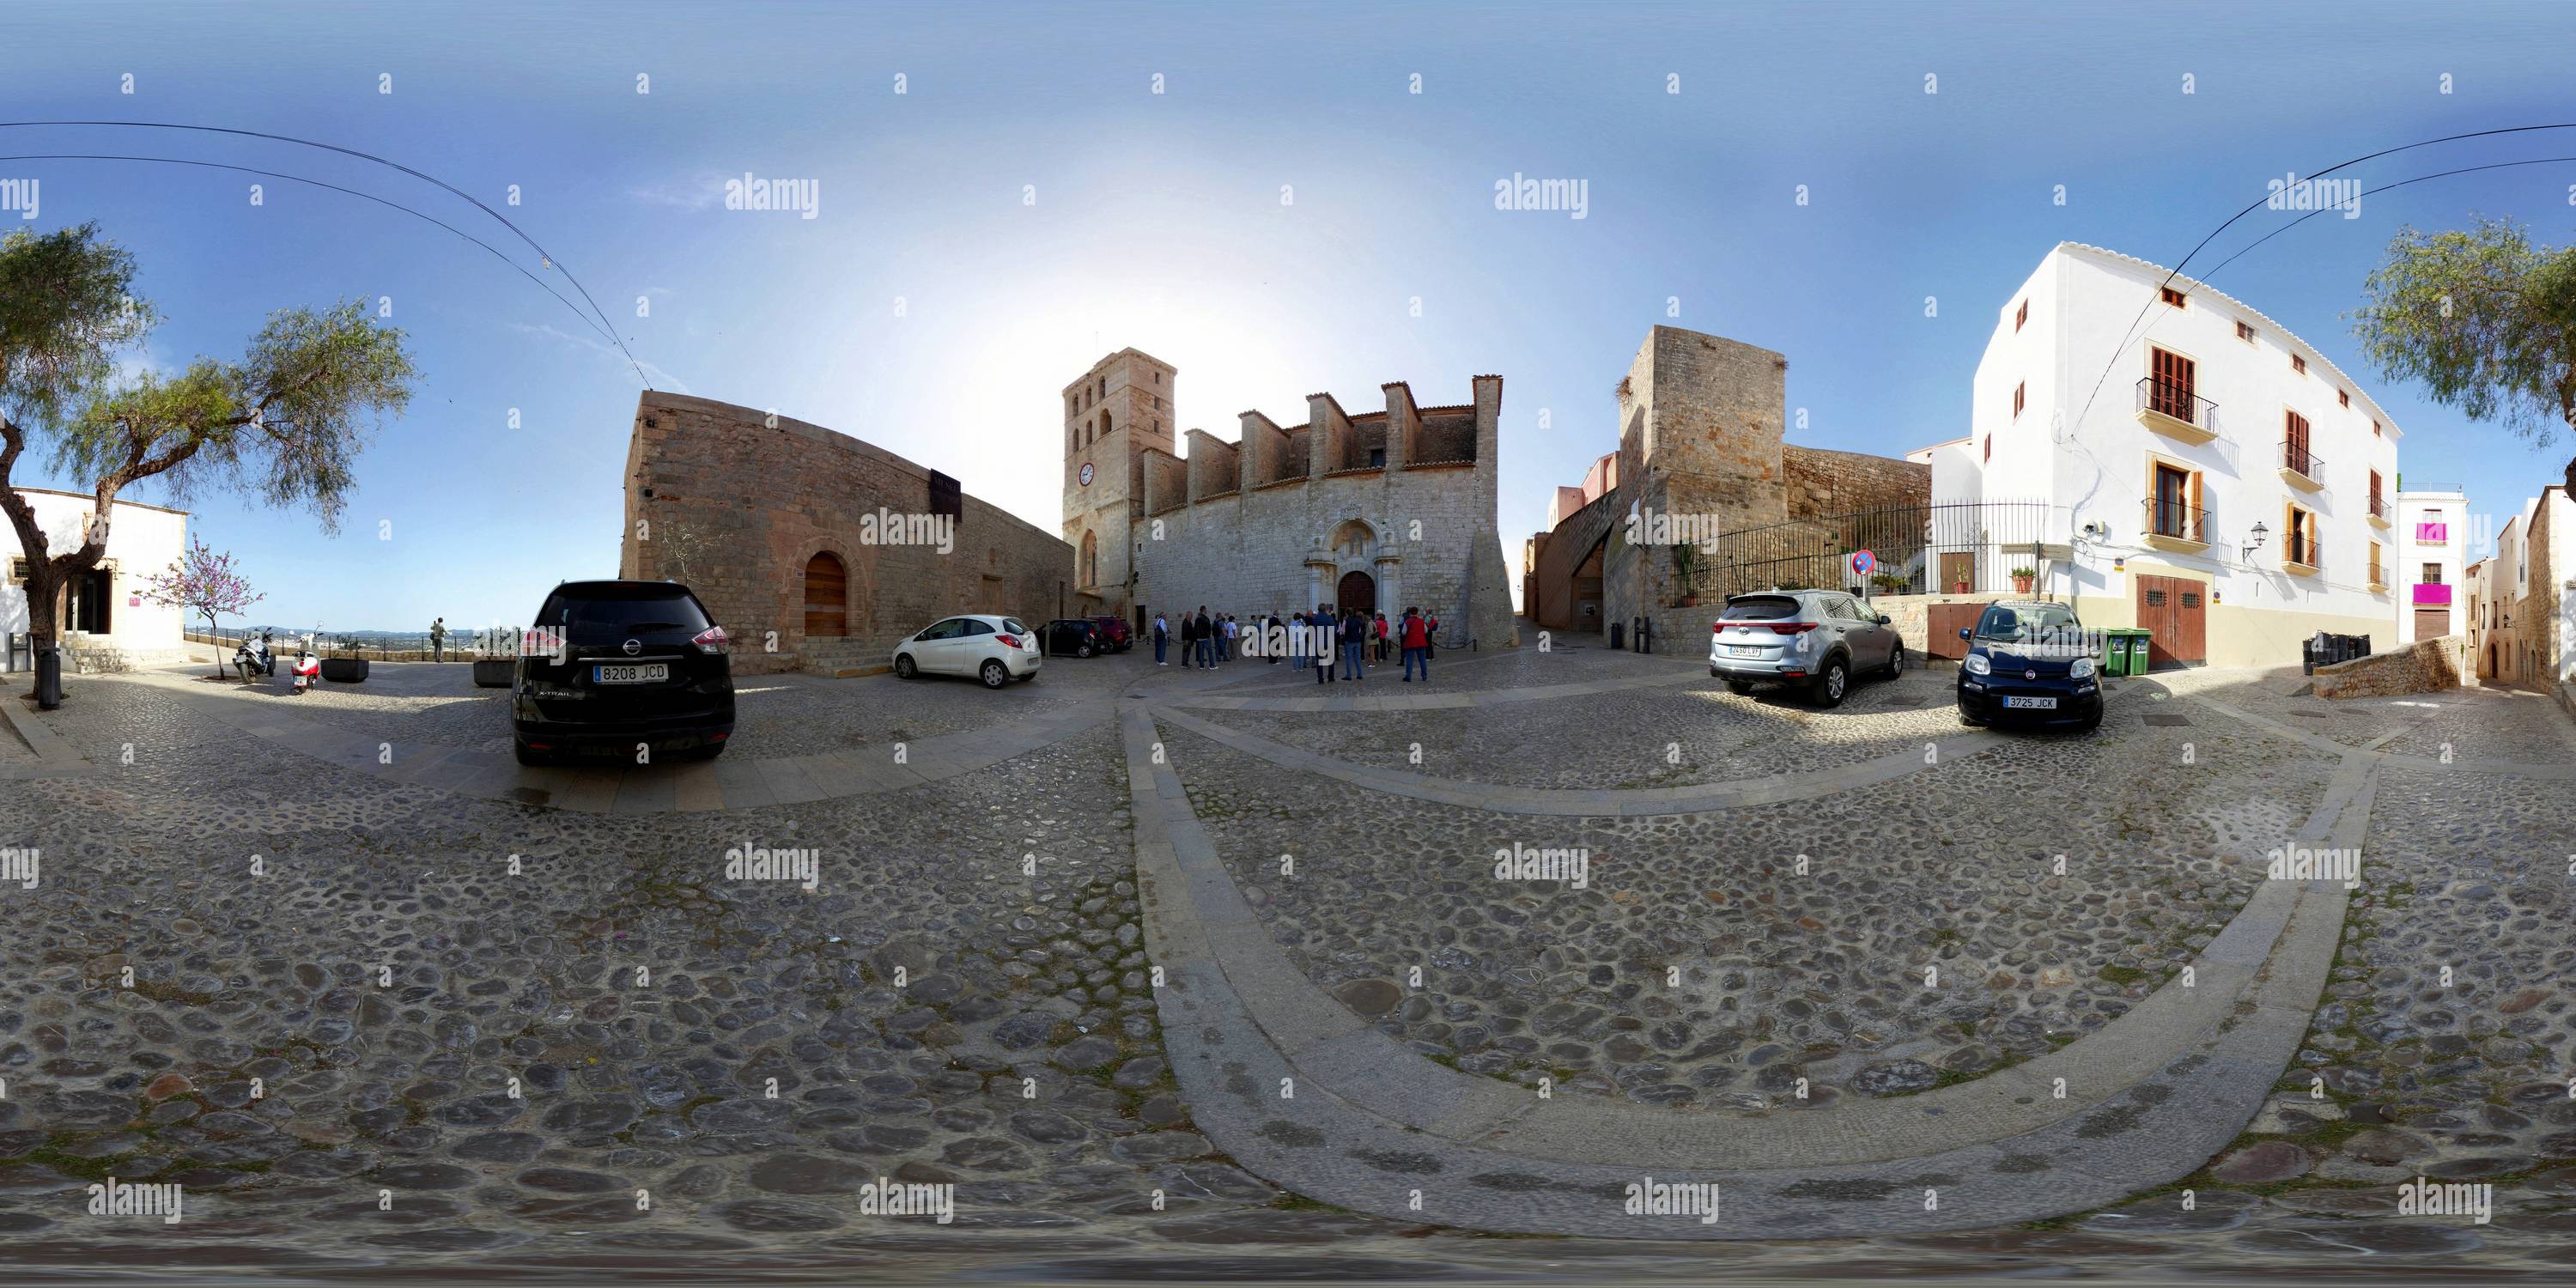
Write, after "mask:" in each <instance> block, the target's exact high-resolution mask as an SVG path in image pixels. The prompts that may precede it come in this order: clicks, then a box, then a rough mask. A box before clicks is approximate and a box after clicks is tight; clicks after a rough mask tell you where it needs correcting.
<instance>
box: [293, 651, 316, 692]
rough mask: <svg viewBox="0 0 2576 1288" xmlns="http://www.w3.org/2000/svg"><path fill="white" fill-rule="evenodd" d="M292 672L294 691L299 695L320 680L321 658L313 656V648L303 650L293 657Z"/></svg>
mask: <svg viewBox="0 0 2576 1288" xmlns="http://www.w3.org/2000/svg"><path fill="white" fill-rule="evenodd" d="M294 674H295V692H296V694H297V695H298V696H301V695H302V694H303V692H304V691H305V690H306V689H309V688H312V687H313V686H314V685H317V684H320V683H321V682H322V659H320V658H318V657H315V656H313V650H311V649H309V648H308V649H306V650H304V652H303V655H302V656H300V657H297V658H296V659H295V669H294Z"/></svg>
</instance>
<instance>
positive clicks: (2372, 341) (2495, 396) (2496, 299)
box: [2351, 219, 2576, 490]
mask: <svg viewBox="0 0 2576 1288" xmlns="http://www.w3.org/2000/svg"><path fill="white" fill-rule="evenodd" d="M2363 298H2364V301H2365V302H2364V303H2363V305H2362V307H2361V308H2360V309H2358V310H2356V311H2354V313H2353V314H2352V315H2351V316H2352V319H2353V335H2354V337H2355V338H2357V339H2359V340H2360V341H2361V346H2362V352H2363V353H2364V354H2365V355H2366V356H2368V358H2369V359H2370V361H2371V363H2372V364H2373V365H2375V366H2377V367H2378V368H2379V371H2380V373H2381V374H2382V375H2384V376H2387V377H2390V378H2392V379H2399V380H2420V381H2422V382H2423V383H2424V386H2425V389H2426V391H2427V392H2428V393H2430V394H2431V396H2432V399H2433V401H2435V402H2437V403H2440V404H2442V405H2443V406H2446V407H2457V408H2459V409H2460V410H2461V411H2462V412H2463V413H2465V414H2466V415H2467V416H2468V417H2469V419H2471V420H2477V421H2487V422H2491V423H2495V424H2500V425H2502V426H2504V427H2505V428H2506V429H2508V430H2510V431H2512V432H2513V433H2515V434H2517V435H2520V436H2522V437H2525V438H2529V439H2531V440H2533V442H2535V443H2536V444H2538V445H2540V446H2543V447H2545V446H2548V445H2549V443H2550V442H2551V441H2552V439H2553V437H2554V436H2555V434H2556V431H2558V430H2560V429H2570V430H2576V247H2556V248H2552V247H2548V246H2535V245H2533V244H2532V241H2531V237H2530V234H2529V233H2528V232H2526V231H2525V230H2524V229H2523V228H2522V227H2521V226H2519V225H2517V224H2515V223H2513V222H2512V221H2510V220H2504V219H2484V220H2480V221H2478V224H2477V226H2476V227H2474V228H2468V229H2454V230H2451V231H2447V232H2436V233H2427V232H2422V231H2419V230H2417V229H2414V228H2411V227H2410V228H2401V229H2399V230H2398V232H2397V236H2396V237H2395V238H2394V239H2392V240H2391V241H2390V242H2389V243H2388V255H2387V258H2386V259H2385V260H2384V261H2382V262H2381V264H2380V265H2379V267H2378V268H2376V269H2373V270H2372V271H2371V274H2370V277H2369V280H2368V282H2367V283H2366V284H2365V286H2364V289H2363ZM2567 484H2568V487H2569V488H2570V489H2571V490H2576V459H2571V460H2570V461H2568V463H2567Z"/></svg>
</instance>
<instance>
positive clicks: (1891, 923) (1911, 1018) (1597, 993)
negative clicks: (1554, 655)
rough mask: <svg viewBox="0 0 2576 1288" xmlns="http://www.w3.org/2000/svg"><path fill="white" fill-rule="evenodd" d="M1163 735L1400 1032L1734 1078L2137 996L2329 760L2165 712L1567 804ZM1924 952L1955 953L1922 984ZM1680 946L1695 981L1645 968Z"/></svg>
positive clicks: (2033, 1044)
mask: <svg viewBox="0 0 2576 1288" xmlns="http://www.w3.org/2000/svg"><path fill="white" fill-rule="evenodd" d="M1527 705H1529V706H1544V705H1548V704H1540V703H1532V704H1527ZM1515 709H1516V708H1515ZM1679 718H1681V719H1687V718H1689V717H1688V716H1687V715H1685V716H1681V717H1679ZM1952 718H1953V720H1954V721H1955V716H1953V717H1952ZM1228 720H1229V722H1230V723H1231V722H1232V720H1233V715H1232V713H1229V716H1228ZM1636 736H1638V737H1640V738H1643V739H1646V740H1653V739H1657V738H1660V737H1663V736H1664V735H1663V732H1662V730H1660V729H1658V728H1655V727H1652V726H1649V727H1647V728H1644V729H1640V730H1638V731H1636ZM2194 740H2196V741H2197V742H2198V744H2199V745H2198V747H2197V748H2196V752H2195V756H2194V760H2195V763H2193V764H2189V765H2185V764H2182V763H2181V761H2182V759H2183V750H2182V746H2183V744H2184V743H2185V742H2186V741H2194ZM1167 741H1168V742H1169V743H1170V744H1171V746H1172V755H1173V759H1174V760H1175V762H1176V763H1178V764H1179V765H1180V766H1182V776H1183V778H1184V780H1185V781H1186V783H1187V784H1188V786H1189V788H1190V792H1191V801H1192V804H1193V805H1194V806H1195V807H1196V809H1197V811H1198V815H1199V818H1200V819H1201V821H1202V822H1203V823H1205V824H1206V825H1207V827H1208V828H1209V830H1210V834H1211V836H1212V837H1213V838H1214V840H1215V841H1216V843H1217V848H1218V851H1219V853H1220V854H1222V855H1223V856H1225V857H1226V859H1227V861H1228V863H1229V865H1230V866H1231V868H1232V870H1233V872H1234V874H1235V877H1236V880H1237V881H1238V883H1240V884H1241V885H1243V886H1244V887H1245V893H1246V897H1247V898H1249V899H1250V900H1251V902H1252V903H1253V904H1254V905H1255V907H1256V908H1258V909H1259V910H1260V913H1261V915H1262V916H1263V918H1264V919H1265V921H1266V923H1267V924H1268V926H1269V928H1270V930H1271V933H1272V935H1273V937H1274V938H1276V939H1278V940H1279V942H1280V943H1282V944H1283V945H1286V946H1288V947H1289V948H1291V949H1292V951H1293V953H1294V955H1295V956H1296V957H1297V958H1298V959H1299V961H1300V964H1301V965H1302V966H1303V967H1304V968H1305V969H1306V971H1307V973H1308V975H1309V977H1310V978H1312V979H1313V980H1314V981H1315V982H1316V983H1317V984H1319V985H1321V986H1323V987H1325V988H1327V989H1330V990H1333V991H1335V993H1336V994H1337V995H1338V996H1340V997H1341V998H1342V999H1343V1000H1344V1001H1345V1002H1346V1003H1347V1004H1349V1005H1351V1006H1352V1007H1353V1008H1354V1009H1355V1010H1358V1011H1360V1012H1361V1013H1362V1014H1363V1015H1367V1016H1370V1017H1372V1018H1378V1019H1379V1023H1380V1026H1381V1028H1383V1029H1384V1030H1385V1031H1386V1032H1388V1033H1389V1034H1390V1035H1392V1036H1395V1037H1398V1038H1401V1039H1403V1040H1405V1041H1408V1042H1411V1043H1413V1044H1414V1045H1415V1046H1416V1048H1417V1049H1420V1050H1423V1051H1425V1052H1426V1053H1428V1054H1431V1055H1433V1056H1434V1058H1436V1059H1442V1060H1446V1061H1451V1062H1454V1063H1455V1064H1456V1066H1457V1067H1459V1068H1462V1069H1465V1070H1467V1071H1470V1072H1475V1073H1485V1074H1491V1075H1494V1076H1498V1077H1506V1078H1511V1079H1514V1080H1518V1081H1522V1082H1535V1081H1536V1080H1537V1079H1538V1078H1540V1077H1542V1076H1545V1077H1550V1078H1552V1079H1553V1080H1554V1081H1555V1083H1556V1084H1557V1085H1558V1086H1559V1087H1561V1088H1563V1089H1565V1090H1568V1091H1570V1092H1572V1093H1574V1094H1578V1095H1581V1094H1591V1095H1617V1096H1621V1097H1624V1098H1630V1099H1636V1100H1642V1101H1645V1102H1648V1103H1654V1104H1663V1105H1689V1106H1696V1107H1707V1108H1727V1109H1739V1110H1741V1109H1762V1110H1769V1109H1795V1108H1800V1107H1813V1106H1817V1105H1821V1104H1824V1103H1828V1102H1830V1100H1831V1098H1832V1094H1833V1090H1834V1089H1838V1088H1841V1089H1849V1090H1852V1091H1856V1092H1859V1093H1861V1094H1871V1095H1892V1094H1903V1093H1906V1092H1911V1091H1921V1090H1925V1089H1927V1088H1930V1087H1932V1086H1935V1085H1938V1084H1939V1083H1941V1082H1943V1081H1946V1080H1952V1079H1958V1078H1964V1077H1968V1076H1973V1075H1975V1074H1977V1073H1980V1072H1983V1071H1986V1070H1989V1069H1991V1068H1994V1067H1996V1066H1997V1065H1998V1064H2002V1063H2008V1062H2011V1061H2014V1060H2018V1059H2020V1058H2024V1057H2026V1056H2028V1055H2030V1054H2032V1053H2033V1052H2037V1051H2044V1050H2048V1049H2050V1048H2051V1047H2052V1046H2054V1045H2058V1044H2062V1043H2064V1042H2066V1041H2069V1040H2071V1039H2072V1038H2073V1037H2074V1036H2076V1035H2078V1034H2080V1033H2082V1032H2084V1031H2087V1030H2089V1029H2091V1028H2093V1027H2095V1026H2097V1025H2099V1024H2101V1023H2102V1022H2103V1021H2105V1020H2107V1019H2109V1018H2111V1017H2113V1016H2116V1015H2118V1014H2120V1013H2122V1012H2123V1011H2125V1010H2126V1009H2128V1005H2129V1004H2130V1003H2131V1002H2132V1001H2134V1000H2135V999H2137V998H2140V997H2143V996H2145V995H2146V993H2147V992H2149V991H2151V990H2152V989H2153V988H2155V987H2156V986H2157V985H2159V984H2161V983H2162V982H2163V979H2164V977H2165V976H2166V975H2167V974H2168V973H2169V972H2170V971H2171V970H2173V969H2174V968H2175V966H2176V964H2177V963H2178V962H2179V961H2180V960H2181V959H2182V958H2183V957H2185V956H2187V955H2188V953H2189V952H2190V951H2191V950H2194V949H2197V948H2199V947H2201V946H2204V945H2206V943H2207V942H2208V940H2209V937H2210V936H2211V935H2212V934H2214V933H2215V931H2216V930H2217V929H2218V927H2219V926H2220V925H2222V924H2223V923H2225V921H2226V920H2227V919H2228V918H2229V917H2231V916H2232V915H2234V913H2235V910H2236V908H2237V907H2238V906H2239V905H2240V904H2242V903H2243V902H2244V899H2245V896H2246V894H2247V892H2248V890H2249V889H2250V888H2251V886H2252V884H2253V883H2255V882H2257V881H2259V880H2260V879H2261V877H2262V862H2261V856H2262V854H2263V852H2264V851H2265V850H2267V849H2269V848H2271V847H2273V846H2275V845H2279V844H2281V843H2282V842H2283V841H2284V840H2286V839H2287V837H2288V836H2289V835H2290V833H2291V832H2292V831H2293V830H2294V829H2295V828H2296V827H2297V826H2298V825H2299V823H2300V822H2301V821H2302V820H2303V819H2304V818H2305V817H2306V816H2307V813H2308V811H2309V810H2310V809H2311V808H2313V806H2314V805H2315V804H2316V801H2317V799H2318V797H2319V795H2320V794H2321V793H2322V790H2323V785H2324V780H2325V774H2326V771H2327V770H2328V769H2329V768H2330V767H2331V766H2330V765H2329V764H2328V763H2327V762H2326V761H2325V760H2324V759H2323V758H2322V757H2318V756H2315V755H2312V754H2303V753H2301V752H2300V751H2298V750H2297V749H2295V748H2285V747H2283V746H2282V745H2280V744H2278V743H2277V742H2274V741H2272V740H2267V739H2264V738H2262V737H2260V736H2259V735H2253V734H2250V733H2244V732H2239V731H2236V730H2226V729H2190V728H2158V729H2154V730H2151V731H2144V732H2142V733H2141V734H2140V736H2138V737H2136V738H2134V739H2130V740H2126V741H2123V742H2121V743H2118V744H2116V745H2115V744H2111V743H2107V742H2098V741H2065V740H2059V741H2039V740H2032V741H2025V742H2016V743H2011V744H2007V745H2006V746H2004V747H2003V748H2001V749H1999V750H1997V751H1994V752H1991V753H1988V754H1986V755H1982V756H1977V757H1974V758H1972V759H1970V760H1969V761H1968V762H1967V763H1964V764H1960V765H1955V766H1952V767H1950V768H1948V769H1946V770H1944V771H1942V772H1941V773H1939V774H1917V775H1913V776H1909V777H1906V778H1901V779H1898V780H1896V781H1894V782H1891V783H1888V784H1885V785H1882V786H1881V787H1878V788H1875V789H1872V790H1870V791H1868V792H1852V793H1844V794H1842V795H1838V796H1832V797H1828V798H1825V799H1823V800H1818V801H1812V802H1807V803H1804V804H1801V805H1796V806H1791V807H1785V808H1763V809H1747V810H1729V811H1719V812H1710V813H1702V814H1693V815H1684V816H1674V817H1666V818H1643V819H1616V818H1593V819H1563V820H1557V819H1535V818H1512V817H1496V816H1491V815H1483V814H1479V813H1477V812H1475V811H1470V810H1463V809H1458V808H1454V807H1450V806H1444V805H1436V804H1430V803H1426V802H1421V801H1414V800H1408V799H1404V798H1401V797H1395V796H1390V795H1385V794H1381V793H1373V792H1368V791H1364V790H1361V789H1358V788H1354V787H1350V786H1347V785H1344V784H1340V783H1335V782H1329V781H1326V780H1321V779H1312V778H1301V779H1290V778H1284V777H1283V776H1282V775H1280V774H1279V773H1278V772H1277V771H1276V770H1274V769H1272V768H1270V767H1269V766H1267V765H1265V764H1263V763H1261V762H1258V761H1254V760H1251V759H1249V758H1246V757H1243V756H1240V755H1238V754H1236V753H1233V752H1231V751H1230V750H1228V749H1226V748H1223V747H1221V746H1218V745H1217V744H1215V743H1212V742H1209V741H1207V740H1204V739H1199V738H1196V737H1193V736H1191V735H1187V734H1180V735H1167ZM2140 764H2155V765H2157V766H2159V767H2161V768H2163V769H2164V772H2161V773H2157V774H2140V773H2136V772H2134V770H2135V768H2136V767H2137V766H2139V765H2140ZM2035 786H2037V787H2038V790H2040V791H2043V792H2046V793H2047V795H2048V796H2049V798H2050V800H2051V805H2050V807H2049V808H2048V809H2046V810H2034V809H2033V808H2032V803H2033V802H2032V795H2033V790H2034V787H2035ZM1517 847H1528V848H1531V849H1537V850H1555V849H1580V850H1583V851H1585V852H1586V855H1587V867H1588V870H1587V871H1586V873H1585V874H1584V880H1585V882H1586V883H1587V886H1588V888H1583V889H1577V888H1574V887H1573V886H1572V884H1571V882H1570V881H1566V880H1536V881H1533V880H1526V879H1521V878H1519V877H1517V876H1514V877H1509V878H1498V877H1497V876H1496V875H1495V861H1496V852H1497V851H1499V850H1514V849H1516V848H1517ZM2060 855H2063V856H2065V860H2066V861H2065V864H2064V868H2065V870H2064V872H2063V873H2060V872H2059V871H2057V867H2058V863H2057V859H2058V856H2060ZM1282 856H1286V857H1287V858H1288V859H1290V860H1293V867H1292V868H1291V869H1290V871H1291V875H1286V876H1283V875H1282V874H1281V869H1282V866H1283V865H1282ZM2249 860H2250V862H2249ZM1802 869H1803V870H1802ZM1415 967H1420V968H1422V970H1423V972H1424V978H1423V982H1422V983H1421V984H1420V985H1419V986H1417V987H1409V988H1408V987H1399V984H1398V981H1399V980H1400V979H1402V978H1403V977H1405V976H1406V974H1407V972H1409V971H1410V970H1412V969H1414V968H1415ZM1927 968H1936V970H1937V973H1938V974H1941V975H1946V976H1947V979H1946V980H1945V981H1943V982H1942V983H1941V984H1940V985H1939V986H1937V987H1932V988H1927V987H1925V983H1924V976H1925V971H1926V969H1927ZM1672 970H1679V971H1680V972H1681V978H1682V980H1683V981H1684V982H1685V983H1686V984H1687V985H1688V987H1687V989H1686V990H1685V991H1684V995H1683V1000H1679V1001H1676V1000H1675V999H1674V997H1673V995H1672V994H1671V993H1669V992H1668V991H1667V990H1666V989H1665V988H1664V987H1663V986H1662V985H1663V981H1662V980H1661V979H1660V978H1658V977H1661V976H1664V975H1665V974H1666V973H1667V972H1668V971H1672ZM1801 1079H1804V1080H1806V1081H1807V1082H1809V1083H1810V1084H1811V1085H1812V1086H1813V1087H1815V1088H1817V1091H1815V1092H1811V1097H1810V1099H1809V1100H1807V1101H1805V1102H1803V1104H1802V1102H1800V1101H1798V1100H1796V1099H1795V1098H1794V1097H1793V1096H1792V1095H1791V1092H1792V1090H1793V1088H1794V1087H1795V1086H1796V1084H1797V1083H1798V1082H1799V1080H1801Z"/></svg>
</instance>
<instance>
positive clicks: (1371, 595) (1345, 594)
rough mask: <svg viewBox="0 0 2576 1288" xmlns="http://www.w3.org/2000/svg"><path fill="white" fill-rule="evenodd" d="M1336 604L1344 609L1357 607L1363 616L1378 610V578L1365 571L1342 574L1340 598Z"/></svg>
mask: <svg viewBox="0 0 2576 1288" xmlns="http://www.w3.org/2000/svg"><path fill="white" fill-rule="evenodd" d="M1335 606H1336V607H1339V608H1343V609H1353V608H1356V609H1358V610H1359V613H1360V616H1362V617H1366V616H1368V615H1369V614H1371V613H1374V612H1376V611H1377V578H1375V577H1371V576H1369V575H1368V574H1367V573H1364V572H1350V573H1344V574H1342V585H1341V591H1340V599H1339V601H1338V603H1337V604H1336V605H1335Z"/></svg>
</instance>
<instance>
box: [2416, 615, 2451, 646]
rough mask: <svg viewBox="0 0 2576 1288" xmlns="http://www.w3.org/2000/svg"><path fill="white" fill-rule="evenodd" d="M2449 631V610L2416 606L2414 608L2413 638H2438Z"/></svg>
mask: <svg viewBox="0 0 2576 1288" xmlns="http://www.w3.org/2000/svg"><path fill="white" fill-rule="evenodd" d="M2450 633H2451V610H2450V609H2447V608H2418V609H2416V610H2415V638H2417V639H2419V640H2429V639H2438V638H2440V637H2442V636H2444V635H2448V634H2450Z"/></svg>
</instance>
